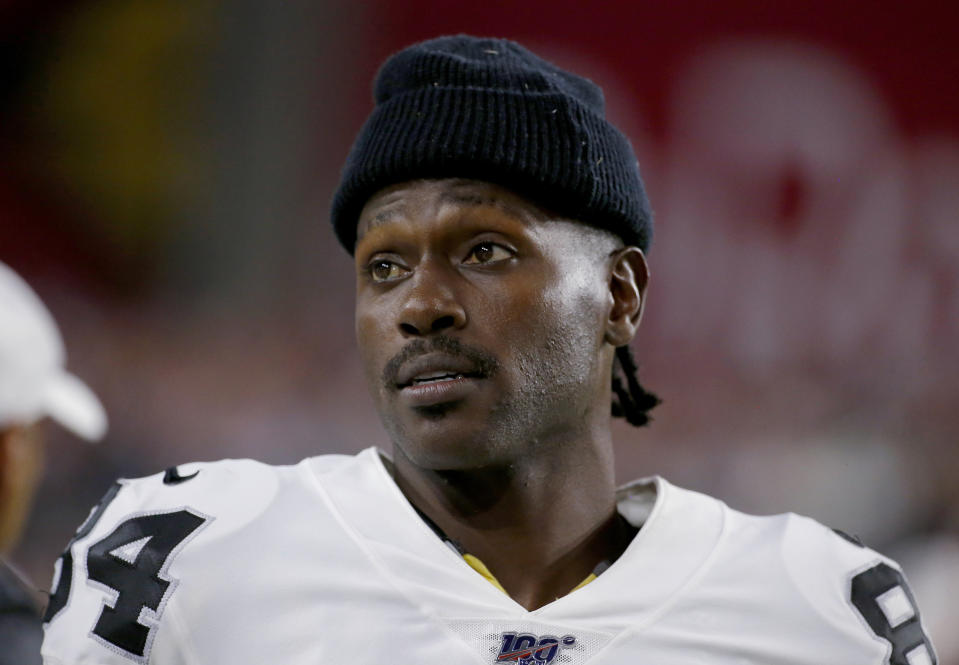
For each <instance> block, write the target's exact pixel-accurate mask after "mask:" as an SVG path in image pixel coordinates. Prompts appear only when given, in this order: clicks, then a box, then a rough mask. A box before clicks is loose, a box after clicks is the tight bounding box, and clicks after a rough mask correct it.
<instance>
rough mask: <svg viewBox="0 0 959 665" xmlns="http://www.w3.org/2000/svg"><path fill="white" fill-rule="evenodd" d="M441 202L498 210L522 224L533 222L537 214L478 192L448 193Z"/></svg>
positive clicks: (441, 197) (441, 198) (440, 197)
mask: <svg viewBox="0 0 959 665" xmlns="http://www.w3.org/2000/svg"><path fill="white" fill-rule="evenodd" d="M439 200H440V203H443V204H452V205H462V206H472V207H477V208H479V207H488V208H498V209H499V210H502V211H503V212H505V213H507V214H508V215H510V216H512V217H515V218H516V219H518V220H520V221H521V222H527V221H531V220H533V219H534V218H535V213H534V212H533V211H532V210H527V209H526V208H524V207H522V206H517V205H513V204H512V203H511V202H510V201H506V200H504V199H502V198H499V197H497V196H491V195H489V194H480V193H478V192H456V191H452V192H449V191H447V192H442V193H441V194H440V196H439Z"/></svg>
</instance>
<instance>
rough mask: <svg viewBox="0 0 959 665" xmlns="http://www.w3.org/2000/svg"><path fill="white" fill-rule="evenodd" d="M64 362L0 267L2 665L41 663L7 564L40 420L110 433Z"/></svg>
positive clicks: (33, 616)
mask: <svg viewBox="0 0 959 665" xmlns="http://www.w3.org/2000/svg"><path fill="white" fill-rule="evenodd" d="M64 361H65V356H64V350H63V341H62V340H61V338H60V333H59V331H58V330H57V327H56V324H55V323H54V321H53V317H52V316H50V313H49V312H48V311H47V309H46V308H45V307H44V306H43V303H42V302H41V301H40V299H39V298H38V297H37V296H36V294H35V293H34V292H33V291H32V290H31V289H30V287H29V286H27V284H26V282H24V281H23V280H22V279H20V277H19V276H18V275H17V274H16V273H15V272H13V270H11V269H10V268H8V267H7V266H6V265H4V264H3V263H0V665H7V664H9V665H29V664H30V663H39V662H40V639H41V634H42V633H41V627H40V615H39V612H38V608H37V606H36V601H35V599H34V592H33V591H32V590H31V587H30V585H28V584H27V583H26V582H25V581H24V580H23V578H22V577H21V576H20V575H19V574H18V573H17V572H16V571H14V569H13V568H12V567H11V566H10V565H9V564H8V563H6V562H5V561H4V559H3V556H4V555H7V554H9V553H10V552H11V551H12V550H13V547H14V546H15V545H16V543H17V540H18V539H19V536H20V533H21V531H22V528H23V524H24V521H25V519H26V515H27V512H28V510H29V507H30V501H31V499H32V497H33V492H34V490H35V488H36V484H37V482H38V481H39V478H40V470H41V469H42V467H43V436H42V432H41V430H40V427H41V422H40V421H41V420H42V419H43V418H45V417H47V416H50V417H52V418H53V419H54V420H56V421H58V422H59V423H60V424H61V425H63V426H64V427H66V428H68V429H70V430H71V431H73V432H74V433H75V434H77V435H78V436H81V437H83V438H85V439H89V440H96V439H99V438H100V437H101V436H102V435H103V433H104V431H105V429H106V416H105V414H104V412H103V407H102V406H100V402H99V401H97V398H96V397H95V396H94V395H93V393H92V392H90V390H89V389H88V388H87V387H86V386H85V385H84V384H83V383H81V382H80V381H79V380H78V379H77V378H76V377H74V376H73V375H71V374H68V373H67V372H66V370H65V369H64Z"/></svg>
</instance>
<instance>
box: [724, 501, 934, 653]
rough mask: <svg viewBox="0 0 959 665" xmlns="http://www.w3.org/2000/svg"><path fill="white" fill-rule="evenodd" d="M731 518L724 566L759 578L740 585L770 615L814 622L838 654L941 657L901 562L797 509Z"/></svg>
mask: <svg viewBox="0 0 959 665" xmlns="http://www.w3.org/2000/svg"><path fill="white" fill-rule="evenodd" d="M725 515H726V519H725V529H724V530H725V534H724V538H723V541H724V547H723V552H722V555H721V560H722V561H723V562H725V563H724V564H723V566H724V569H725V570H738V571H739V572H740V574H741V575H742V576H743V578H744V579H745V578H747V577H748V578H749V579H755V580H756V581H757V583H756V584H753V585H752V586H747V585H743V586H741V587H740V588H741V590H742V591H743V593H744V595H745V596H748V595H750V594H752V595H753V596H754V600H755V602H756V604H757V606H762V607H763V608H764V611H765V612H768V616H769V617H775V618H776V619H777V620H779V621H780V622H781V623H792V624H793V625H794V626H796V627H798V626H808V627H809V631H810V633H811V634H816V635H818V636H819V637H818V638H817V639H819V640H820V643H821V644H822V645H823V647H824V648H827V646H828V648H830V649H832V653H833V654H834V655H835V654H843V653H849V654H853V653H867V652H873V651H876V650H878V651H879V652H880V653H882V652H885V653H886V654H887V657H888V658H889V659H890V660H889V661H888V662H892V663H899V662H902V663H906V662H909V663H935V662H936V661H935V654H934V651H933V648H932V644H931V642H930V641H929V638H928V636H927V634H926V632H925V631H924V629H923V626H922V622H921V617H920V613H919V606H918V604H917V602H916V598H915V596H914V595H913V593H912V590H911V589H910V587H909V584H908V582H907V580H906V576H905V574H904V573H903V571H902V568H901V567H900V566H899V564H898V563H897V562H896V561H894V560H893V559H890V558H889V557H887V556H885V555H883V554H881V553H880V552H878V551H876V550H874V549H872V548H870V547H868V546H866V545H865V544H863V543H862V541H861V540H860V539H859V538H857V537H856V536H853V535H850V534H847V533H845V532H843V531H840V530H838V529H833V528H830V527H828V526H825V525H823V524H821V523H820V522H818V521H816V520H814V519H812V518H810V517H806V516H803V515H799V514H796V513H792V512H787V513H781V514H777V515H749V514H746V513H743V512H740V511H737V510H733V509H731V508H728V507H725ZM732 562H738V564H737V563H732ZM750 589H751V590H750ZM858 650H861V651H858ZM837 657H838V656H837ZM884 662H885V661H884Z"/></svg>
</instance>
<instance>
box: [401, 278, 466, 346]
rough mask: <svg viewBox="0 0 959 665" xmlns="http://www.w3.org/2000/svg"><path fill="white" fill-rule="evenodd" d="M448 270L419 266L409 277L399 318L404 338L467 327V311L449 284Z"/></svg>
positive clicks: (450, 280) (450, 282)
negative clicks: (408, 288)
mask: <svg viewBox="0 0 959 665" xmlns="http://www.w3.org/2000/svg"><path fill="white" fill-rule="evenodd" d="M451 272H453V269H452V268H451V267H449V266H446V267H443V266H437V265H434V264H432V263H422V264H420V266H419V267H417V269H416V273H415V274H414V275H413V277H412V281H411V283H410V290H409V292H408V293H407V296H406V301H405V302H404V303H403V307H402V310H401V312H400V317H399V326H400V330H401V331H402V332H403V334H404V335H406V336H422V335H429V334H430V333H435V332H439V331H442V330H446V329H448V328H454V329H456V328H462V327H463V326H464V325H466V310H465V309H464V308H463V304H462V302H461V301H460V299H459V297H458V296H457V293H456V289H455V288H454V285H453V284H452V280H453V279H454V276H453V275H451V274H450V273H451Z"/></svg>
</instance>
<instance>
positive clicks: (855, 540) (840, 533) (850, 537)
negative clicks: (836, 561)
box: [832, 529, 865, 547]
mask: <svg viewBox="0 0 959 665" xmlns="http://www.w3.org/2000/svg"><path fill="white" fill-rule="evenodd" d="M832 532H833V533H834V534H836V535H837V536H839V537H840V538H842V539H843V540H848V541H849V542H850V543H852V544H853V545H858V546H859V547H865V545H863V544H862V540H861V539H860V538H859V536H853V535H851V534H848V533H846V532H845V531H843V530H842V529H833V530H832Z"/></svg>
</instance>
